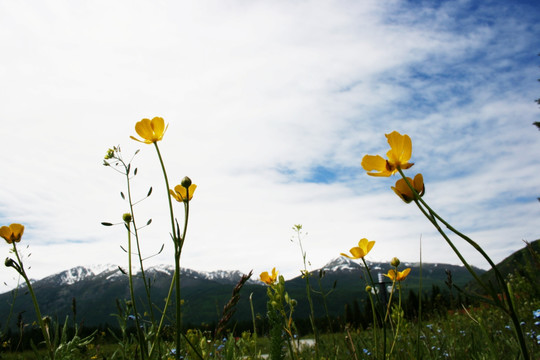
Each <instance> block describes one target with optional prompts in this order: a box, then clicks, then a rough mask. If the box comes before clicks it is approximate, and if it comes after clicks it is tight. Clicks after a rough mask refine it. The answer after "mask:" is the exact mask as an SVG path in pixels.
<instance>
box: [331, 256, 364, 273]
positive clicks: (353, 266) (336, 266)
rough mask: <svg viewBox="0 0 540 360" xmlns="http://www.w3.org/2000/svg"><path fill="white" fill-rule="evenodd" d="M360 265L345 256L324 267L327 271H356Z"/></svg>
mask: <svg viewBox="0 0 540 360" xmlns="http://www.w3.org/2000/svg"><path fill="white" fill-rule="evenodd" d="M359 267H360V265H358V264H357V263H356V262H354V261H353V260H351V259H348V258H346V257H344V256H339V257H337V258H335V259H333V260H331V261H330V262H329V263H327V264H326V265H324V266H323V268H322V269H323V270H325V271H355V270H358V268H359Z"/></svg>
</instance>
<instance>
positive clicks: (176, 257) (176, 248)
mask: <svg viewBox="0 0 540 360" xmlns="http://www.w3.org/2000/svg"><path fill="white" fill-rule="evenodd" d="M154 145H155V148H156V152H157V155H158V158H159V163H160V164H161V170H162V171H163V177H164V179H165V190H166V191H167V200H168V202H169V213H170V218H171V235H172V238H173V242H174V261H175V264H174V266H175V269H174V271H175V275H176V276H174V277H173V279H172V281H173V282H174V283H175V288H176V328H177V331H176V355H175V358H176V359H177V360H178V359H180V352H181V351H180V341H181V336H180V332H181V331H182V329H181V309H180V305H181V304H180V301H179V297H180V252H179V251H180V248H181V239H179V234H178V233H177V231H176V227H175V226H174V220H175V218H174V211H173V206H172V200H171V195H170V193H169V189H170V186H169V178H168V177H167V171H166V170H165V164H164V162H163V158H162V156H161V152H160V151H159V146H158V144H157V142H154ZM169 295H170V293H169ZM165 304H166V305H168V304H169V298H167V301H166V302H165ZM166 310H167V308H164V309H163V314H162V317H164V316H165V313H166ZM162 320H163V319H162ZM159 330H161V329H158V332H156V339H157V338H159Z"/></svg>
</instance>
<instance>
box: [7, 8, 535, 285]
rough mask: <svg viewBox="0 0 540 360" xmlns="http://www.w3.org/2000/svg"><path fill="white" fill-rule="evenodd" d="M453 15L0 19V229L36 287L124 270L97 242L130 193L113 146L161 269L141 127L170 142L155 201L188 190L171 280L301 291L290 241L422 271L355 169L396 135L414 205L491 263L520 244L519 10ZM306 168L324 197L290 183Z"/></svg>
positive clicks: (36, 14)
mask: <svg viewBox="0 0 540 360" xmlns="http://www.w3.org/2000/svg"><path fill="white" fill-rule="evenodd" d="M469 5H471V3H470V2H466V1H463V2H453V3H446V4H444V5H442V6H440V7H437V8H432V7H429V6H428V5H425V4H422V5H415V6H416V7H414V8H412V5H410V4H408V3H405V2H401V1H388V2H380V1H371V2H361V3H358V2H349V1H335V2H320V1H311V2H305V3H288V2H259V1H255V2H242V1H237V2H227V3H223V2H219V1H216V2H204V3H202V2H193V3H189V4H182V5H180V4H177V3H175V2H168V1H162V2H144V1H135V2H115V3H110V2H92V4H90V3H88V4H83V3H77V2H75V3H74V2H39V3H38V2H35V3H19V2H3V3H1V4H0V33H2V34H4V36H3V37H2V38H1V39H0V45H1V46H2V48H3V49H4V51H5V54H7V55H6V56H4V57H2V60H1V61H0V77H1V78H2V83H3V85H4V86H2V87H1V88H0V98H1V99H2V100H3V101H2V102H3V106H2V107H1V108H0V119H1V121H2V127H1V130H2V134H3V139H2V142H1V143H0V163H1V164H2V168H3V169H4V175H3V180H2V186H1V187H0V199H2V201H0V217H1V218H2V222H3V223H5V224H8V223H10V222H21V223H24V224H25V225H26V226H27V230H26V233H25V237H24V242H25V243H29V244H31V247H30V249H31V251H32V253H33V255H32V256H31V257H30V259H28V261H29V264H31V265H32V270H31V277H41V276H44V275H47V274H50V273H52V272H55V271H59V270H62V269H65V268H68V267H70V266H75V265H78V264H91V263H118V264H123V263H125V261H126V259H125V254H124V253H123V252H122V251H121V250H120V248H119V246H120V245H121V244H124V243H125V241H126V239H125V234H124V231H123V228H122V226H118V227H114V228H104V227H102V226H101V225H100V222H101V221H120V218H121V215H122V213H124V212H126V211H127V207H126V204H125V202H123V201H122V199H121V198H120V196H119V192H120V191H125V189H124V187H125V180H124V179H123V178H122V176H120V175H117V174H115V173H114V172H113V171H111V170H110V169H108V168H105V167H103V166H102V165H101V161H102V157H103V155H104V154H105V151H106V149H107V148H109V147H111V146H113V145H118V144H120V145H121V146H122V148H123V149H124V154H125V155H126V156H129V154H131V153H133V152H134V151H135V149H137V148H140V149H141V150H142V151H141V152H140V154H139V155H137V157H136V159H135V163H136V166H137V167H138V168H139V175H137V177H136V178H135V179H134V183H133V186H134V193H135V194H136V195H135V197H137V198H139V197H143V196H144V194H146V192H147V191H148V188H149V187H150V186H152V187H153V188H154V193H153V195H152V196H151V197H150V198H149V199H147V200H145V201H144V202H142V203H141V204H139V205H138V206H137V211H138V212H137V218H138V219H141V220H139V221H140V223H141V222H144V221H146V219H148V218H152V219H153V223H152V225H151V226H150V227H148V228H145V229H144V230H143V231H142V236H143V247H144V251H145V253H147V254H152V253H154V252H155V251H157V250H158V249H159V247H160V246H161V244H163V243H164V244H165V245H166V247H165V250H164V252H163V254H161V255H160V256H157V257H155V258H152V260H150V262H153V263H158V262H171V261H172V255H171V251H172V249H171V246H170V238H169V235H168V234H169V231H170V230H169V220H168V209H167V202H166V199H165V189H164V184H163V180H162V178H161V175H160V171H161V170H160V167H159V164H158V163H157V157H156V154H155V152H154V150H153V148H152V146H145V145H143V144H138V143H135V142H133V141H132V140H130V139H129V135H134V134H135V132H134V128H133V126H134V124H135V122H136V121H138V120H140V119H141V118H142V117H153V116H163V117H164V118H165V119H166V121H167V122H169V123H170V127H169V130H168V132H167V134H166V135H165V138H164V141H163V142H161V143H160V148H161V150H162V152H163V155H164V158H165V161H166V164H167V169H168V171H169V178H170V181H171V182H172V183H173V184H176V183H178V182H179V181H180V179H181V178H182V177H183V176H185V175H189V176H190V177H191V178H192V179H193V180H194V182H196V183H197V184H198V185H199V188H198V189H197V193H196V196H195V199H194V201H193V203H192V214H191V219H190V226H189V233H188V239H187V241H186V245H185V249H184V255H183V260H182V262H183V264H184V266H187V267H191V268H195V269H204V270H212V269H218V268H226V269H240V270H244V271H246V272H247V271H248V270H250V269H251V268H254V269H255V273H257V272H260V271H263V270H268V269H270V268H271V267H273V266H277V267H278V268H279V269H280V270H281V271H282V272H283V273H285V274H286V275H287V276H293V275H296V274H298V269H299V267H300V266H301V256H300V250H299V249H298V248H297V245H296V244H294V243H291V242H290V241H289V239H290V237H291V236H292V234H293V233H292V230H291V227H292V225H293V224H295V223H302V224H303V225H304V229H305V230H306V231H307V232H308V233H309V235H308V236H307V238H306V239H305V242H304V246H305V249H306V250H307V252H308V258H309V259H310V260H311V263H312V264H313V266H314V267H319V266H322V265H324V263H325V262H327V261H328V260H330V259H331V258H333V257H335V256H337V255H338V254H339V253H340V252H344V251H346V250H347V249H349V248H350V247H352V246H353V245H355V243H356V242H357V241H358V240H359V239H360V238H362V237H368V238H370V239H373V240H376V241H377V245H376V247H375V248H374V250H373V252H372V254H371V255H372V256H373V259H375V260H387V259H390V258H391V257H393V256H396V255H397V256H399V257H400V258H402V260H403V261H415V260H417V259H418V258H419V245H418V243H419V239H420V237H422V238H423V260H424V261H427V262H436V261H437V262H443V261H444V262H452V263H458V261H459V260H458V259H457V258H456V257H455V256H454V255H452V254H451V253H450V251H448V250H449V249H448V248H447V245H446V244H444V243H443V240H442V239H441V238H440V237H439V236H438V235H437V234H436V233H435V231H434V230H433V229H432V228H431V227H430V225H429V223H428V222H427V220H425V219H423V218H422V217H421V215H420V213H419V212H418V211H417V210H416V209H414V208H413V205H408V206H407V205H405V204H401V203H400V201H399V199H397V197H395V195H394V194H393V193H392V192H391V191H390V190H389V187H390V185H392V184H393V182H394V180H395V179H374V178H369V177H367V176H366V175H365V173H364V172H363V170H362V169H361V168H360V166H359V164H360V159H361V157H362V156H363V155H364V154H366V153H370V154H375V153H380V154H383V153H384V152H386V143H385V138H384V133H385V132H389V131H392V130H394V129H396V130H399V131H401V132H405V133H408V134H409V135H410V136H411V137H412V139H413V144H414V155H413V156H414V161H415V162H416V165H415V167H414V168H413V169H412V170H411V171H421V172H422V173H424V176H425V179H426V182H427V188H428V193H427V195H426V200H427V201H428V202H430V203H431V204H432V205H433V207H434V208H435V209H436V210H437V211H439V212H440V213H441V215H444V216H448V220H449V221H451V222H452V223H455V225H456V227H458V228H461V227H464V228H465V229H467V230H470V231H471V233H470V235H471V236H472V237H473V238H474V236H477V237H478V242H479V243H481V244H482V245H485V246H486V247H488V248H489V250H490V251H492V253H493V257H494V260H496V261H497V260H501V259H502V258H504V257H505V256H506V255H508V254H509V253H510V252H512V251H514V250H516V249H518V248H520V247H522V246H523V244H522V243H521V240H522V239H526V240H534V239H535V238H537V237H538V233H537V229H536V227H535V226H534V224H535V221H536V219H538V215H540V214H539V212H540V208H539V207H538V204H537V202H536V200H535V197H536V196H538V195H539V194H538V193H537V192H538V191H537V186H536V184H537V183H536V179H535V177H536V175H535V174H536V169H537V168H538V165H539V160H538V157H537V156H536V154H537V153H538V150H539V149H540V136H539V135H540V134H538V132H537V131H535V130H534V128H533V127H532V126H531V125H530V124H531V123H532V122H533V121H535V120H537V116H538V109H537V107H536V106H535V104H534V103H533V101H532V100H533V99H535V98H537V97H538V95H537V93H538V91H537V82H536V78H537V77H538V75H537V74H538V73H537V66H536V64H537V60H538V59H537V57H536V56H535V55H536V54H535V53H534V44H535V41H536V39H537V35H538V33H539V32H540V31H539V30H540V28H539V26H538V25H537V24H536V21H535V19H536V17H535V16H533V14H534V13H533V12H531V11H530V9H526V8H519V7H508V6H505V8H504V9H503V8H502V7H501V6H502V5H498V4H497V3H494V4H491V5H479V4H476V5H478V6H476V7H474V6H472V7H470V6H469ZM317 167H324V168H325V169H329V170H333V171H340V173H339V174H338V177H337V179H339V180H338V181H337V182H331V183H329V184H322V183H320V184H314V183H306V182H304V181H303V180H304V179H306V178H308V177H309V176H310V174H311V173H312V171H313V169H315V168H317ZM287 171H289V172H290V174H288V173H287ZM180 210H181V209H180V207H177V208H176V211H177V215H181V213H180ZM7 249H8V248H7V246H4V250H3V252H4V254H5V256H7V255H8V250H7ZM441 249H445V250H444V251H441ZM467 255H468V256H470V257H471V259H472V260H471V262H472V263H473V264H475V265H479V266H485V264H484V263H483V262H482V260H481V259H480V258H478V257H476V256H475V255H473V253H472V252H470V251H467ZM2 274H5V275H2V277H1V278H0V279H1V280H6V281H7V280H8V278H10V277H11V275H9V274H7V272H3V273H2Z"/></svg>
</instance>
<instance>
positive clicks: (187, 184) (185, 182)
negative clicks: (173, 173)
mask: <svg viewBox="0 0 540 360" xmlns="http://www.w3.org/2000/svg"><path fill="white" fill-rule="evenodd" d="M180 185H182V186H183V187H185V188H186V189H189V187H190V186H191V179H190V178H188V177H187V176H184V178H183V179H182V181H181V182H180Z"/></svg>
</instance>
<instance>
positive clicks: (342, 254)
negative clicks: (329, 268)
mask: <svg viewBox="0 0 540 360" xmlns="http://www.w3.org/2000/svg"><path fill="white" fill-rule="evenodd" d="M340 255H341V256H345V257H348V258H349V259H353V260H355V258H353V257H351V256H349V255H347V254H344V253H340Z"/></svg>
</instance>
